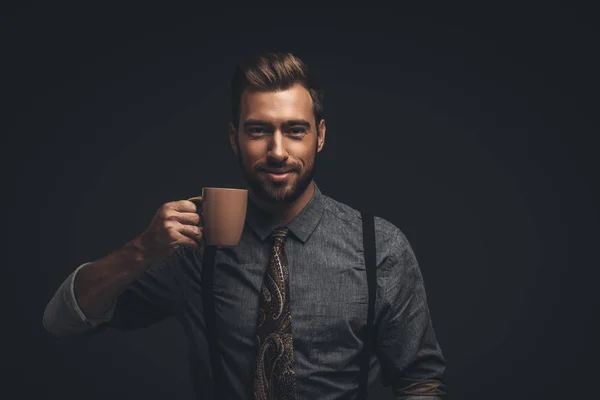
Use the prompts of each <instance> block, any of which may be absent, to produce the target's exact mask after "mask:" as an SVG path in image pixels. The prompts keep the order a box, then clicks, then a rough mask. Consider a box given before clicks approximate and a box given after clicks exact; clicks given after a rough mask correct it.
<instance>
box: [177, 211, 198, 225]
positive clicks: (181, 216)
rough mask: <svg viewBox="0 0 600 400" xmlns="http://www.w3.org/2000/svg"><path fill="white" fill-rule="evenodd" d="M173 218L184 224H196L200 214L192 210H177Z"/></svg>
mask: <svg viewBox="0 0 600 400" xmlns="http://www.w3.org/2000/svg"><path fill="white" fill-rule="evenodd" d="M173 219H175V220H176V221H178V222H180V223H182V224H184V225H198V224H199V223H200V215H198V214H197V213H192V212H178V213H176V214H175V215H173Z"/></svg>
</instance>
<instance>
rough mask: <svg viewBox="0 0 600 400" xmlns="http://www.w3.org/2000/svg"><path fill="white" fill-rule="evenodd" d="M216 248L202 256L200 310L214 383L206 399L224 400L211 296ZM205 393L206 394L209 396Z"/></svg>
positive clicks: (209, 247)
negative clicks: (204, 326)
mask: <svg viewBox="0 0 600 400" xmlns="http://www.w3.org/2000/svg"><path fill="white" fill-rule="evenodd" d="M216 253H217V248H216V247H215V246H206V247H205V248H204V254H203V255H202V310H203V313H204V322H205V324H206V339H207V342H208V351H209V356H210V366H211V373H212V381H213V383H214V385H213V388H210V389H213V390H214V392H213V393H210V392H211V390H210V389H209V388H206V389H207V392H209V393H210V394H211V395H212V396H211V395H209V396H208V397H207V398H208V399H225V398H226V397H225V396H223V395H224V392H223V386H222V383H221V379H222V378H223V377H222V374H220V373H219V371H220V368H219V366H220V352H219V343H218V341H217V334H216V329H215V301H214V296H213V278H214V271H215V256H216ZM209 393H206V394H209Z"/></svg>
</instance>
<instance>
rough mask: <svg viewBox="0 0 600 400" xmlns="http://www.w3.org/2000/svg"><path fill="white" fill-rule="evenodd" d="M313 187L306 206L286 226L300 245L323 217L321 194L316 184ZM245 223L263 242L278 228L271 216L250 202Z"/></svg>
mask: <svg viewBox="0 0 600 400" xmlns="http://www.w3.org/2000/svg"><path fill="white" fill-rule="evenodd" d="M314 186H315V192H314V194H313V196H312V197H311V199H310V201H309V202H308V204H307V205H306V206H304V208H303V209H302V211H300V212H299V213H298V215H296V216H295V217H294V219H292V220H291V221H290V222H289V224H288V225H287V228H288V229H289V230H290V232H291V233H292V234H294V236H296V237H297V238H298V239H299V240H300V241H301V242H302V243H306V241H307V240H308V238H309V237H310V235H311V234H312V233H313V231H314V230H315V228H316V227H317V225H318V224H319V221H320V220H321V217H322V216H323V210H324V207H323V194H322V193H321V191H320V190H319V188H318V187H317V184H316V183H314ZM246 222H247V223H248V225H249V226H250V228H252V230H253V231H254V232H255V233H256V234H257V235H258V236H259V237H260V239H261V240H262V241H265V240H266V239H267V237H268V236H269V235H270V234H271V232H273V230H274V229H275V228H277V227H278V225H277V223H276V221H274V220H273V217H272V216H271V215H269V214H268V213H266V212H265V211H263V210H261V209H260V208H258V207H257V206H256V205H255V204H254V203H253V202H252V201H250V200H249V201H248V208H247V212H246Z"/></svg>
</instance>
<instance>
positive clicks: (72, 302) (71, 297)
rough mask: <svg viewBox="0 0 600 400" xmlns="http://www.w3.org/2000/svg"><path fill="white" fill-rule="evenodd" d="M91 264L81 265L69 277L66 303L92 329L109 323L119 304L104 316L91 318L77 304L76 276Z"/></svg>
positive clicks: (113, 305)
mask: <svg viewBox="0 0 600 400" xmlns="http://www.w3.org/2000/svg"><path fill="white" fill-rule="evenodd" d="M88 264H91V262H87V263H85V264H81V265H80V266H79V267H77V269H76V270H75V271H73V273H72V274H71V276H69V278H68V280H67V282H65V283H66V285H67V287H68V288H69V289H68V291H69V294H68V296H65V297H66V299H65V300H66V301H67V304H68V305H69V307H71V308H72V309H73V310H75V312H76V313H77V315H78V316H79V318H80V319H81V321H82V322H86V323H88V324H89V325H90V326H92V327H96V326H98V325H100V324H102V323H105V322H108V321H110V320H111V318H112V316H113V314H114V313H115V308H116V305H117V302H113V304H112V305H111V306H110V308H109V309H108V310H107V311H106V312H104V313H103V314H100V315H90V316H86V315H85V314H84V313H83V311H82V310H81V308H79V304H77V299H76V298H75V276H76V275H77V273H78V272H79V270H80V269H81V268H83V267H85V266H86V265H88Z"/></svg>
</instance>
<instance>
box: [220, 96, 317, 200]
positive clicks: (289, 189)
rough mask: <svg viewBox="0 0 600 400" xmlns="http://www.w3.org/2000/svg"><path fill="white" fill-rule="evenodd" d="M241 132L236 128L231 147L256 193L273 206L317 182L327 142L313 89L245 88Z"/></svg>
mask: <svg viewBox="0 0 600 400" xmlns="http://www.w3.org/2000/svg"><path fill="white" fill-rule="evenodd" d="M238 130H239V132H236V129H234V127H233V126H230V141H231V146H232V148H233V151H234V152H235V153H236V155H237V157H238V160H239V163H240V167H241V169H242V174H243V176H244V179H245V180H246V182H247V183H248V186H249V187H250V189H251V190H252V192H253V193H254V194H255V195H256V196H257V197H258V198H260V199H261V200H262V201H264V202H266V203H269V204H289V203H291V202H293V201H294V200H296V199H297V198H298V197H299V196H300V195H301V194H302V193H303V192H304V190H305V189H306V188H307V187H308V185H309V184H310V182H311V181H312V179H313V176H314V173H315V159H316V154H317V153H318V152H320V151H321V149H322V148H323V145H324V142H325V122H324V121H321V123H320V124H319V127H318V128H317V127H316V126H315V117H314V113H313V103H312V99H311V97H310V94H309V93H308V90H306V89H305V88H304V87H303V86H301V85H295V86H293V87H291V88H290V89H288V90H283V91H276V92H258V91H248V90H246V91H244V93H243V94H242V98H241V103H240V123H239V126H238Z"/></svg>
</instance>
